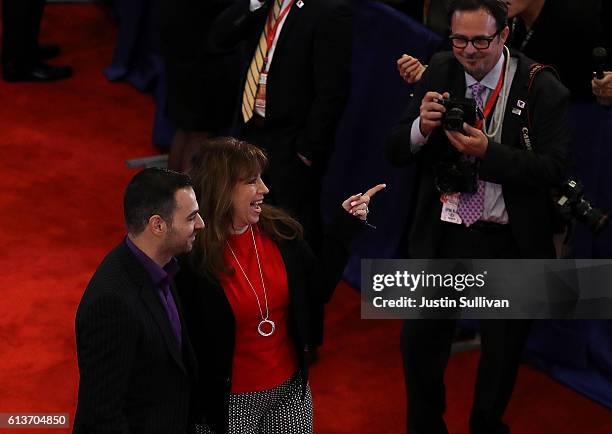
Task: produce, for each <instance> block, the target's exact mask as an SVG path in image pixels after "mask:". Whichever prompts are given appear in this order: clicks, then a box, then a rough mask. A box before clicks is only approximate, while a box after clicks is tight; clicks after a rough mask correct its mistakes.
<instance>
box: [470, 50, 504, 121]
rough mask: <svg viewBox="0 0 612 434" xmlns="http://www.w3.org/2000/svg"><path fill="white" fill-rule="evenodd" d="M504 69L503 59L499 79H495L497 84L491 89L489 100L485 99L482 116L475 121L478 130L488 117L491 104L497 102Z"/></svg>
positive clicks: (491, 107)
mask: <svg viewBox="0 0 612 434" xmlns="http://www.w3.org/2000/svg"><path fill="white" fill-rule="evenodd" d="M505 69H506V61H505V60H504V64H503V65H502V70H501V74H499V80H497V86H495V90H494V91H493V93H492V94H491V96H490V97H489V100H488V101H487V105H486V106H485V108H484V111H483V113H482V114H483V118H482V119H480V120H479V121H478V122H477V123H476V128H478V129H479V130H480V129H482V124H483V122H484V121H485V120H486V119H487V118H488V117H489V114H490V113H491V110H492V109H493V106H494V105H495V103H496V102H497V97H498V96H499V92H500V91H501V88H502V84H503V83H504V71H505Z"/></svg>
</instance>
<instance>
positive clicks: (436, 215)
mask: <svg viewBox="0 0 612 434" xmlns="http://www.w3.org/2000/svg"><path fill="white" fill-rule="evenodd" d="M511 56H512V57H516V58H517V59H518V67H517V71H516V75H515V76H514V80H513V82H512V86H511V88H510V94H509V97H508V103H507V105H506V111H505V115H504V123H503V127H502V140H501V143H496V142H494V141H493V140H491V139H489V146H488V149H487V152H486V154H485V156H484V158H483V159H482V162H481V164H480V179H482V180H483V181H489V182H494V183H497V184H501V185H502V191H503V196H504V201H505V203H506V209H507V211H508V217H509V220H510V224H511V228H512V234H513V236H514V238H515V241H516V243H517V245H518V248H519V251H520V254H521V257H523V258H549V257H554V247H553V244H552V232H553V224H552V214H551V211H552V209H551V201H550V197H549V190H550V188H551V187H553V186H556V185H558V184H559V183H560V182H561V181H562V177H563V176H564V174H565V170H566V167H567V160H568V146H569V141H570V135H569V133H568V128H567V120H566V113H567V103H568V98H569V92H568V90H567V89H566V88H565V87H564V86H563V85H562V84H561V83H560V82H559V81H558V80H557V79H556V78H555V77H554V75H553V74H552V73H550V72H548V71H544V72H541V73H540V74H538V75H537V76H536V79H535V82H534V85H533V87H532V89H531V91H530V92H527V85H528V83H529V67H530V65H531V64H532V63H533V61H531V60H530V59H529V58H527V57H525V56H524V55H522V54H520V53H514V52H512V54H511ZM428 91H436V92H440V93H442V92H445V91H448V92H449V93H450V95H451V97H455V98H463V97H464V96H465V92H466V85H465V77H464V71H463V67H462V66H461V64H460V63H459V62H458V61H457V60H456V59H455V57H454V56H453V54H452V53H451V52H443V53H438V54H436V55H435V56H434V57H433V58H432V60H431V62H430V64H429V67H428V68H427V70H426V71H425V73H424V74H423V78H422V79H421V81H420V82H419V83H418V85H417V88H416V90H415V94H414V97H413V99H412V101H411V102H410V105H409V106H408V109H407V111H406V114H405V115H404V118H403V119H402V121H401V122H400V124H399V126H397V127H396V128H395V129H394V131H393V132H392V134H391V136H390V138H389V142H388V145H387V154H388V158H389V160H390V161H391V162H392V163H394V164H396V165H400V166H401V165H406V164H409V163H412V162H417V164H418V166H417V177H418V179H417V189H418V196H417V198H416V204H415V209H414V215H413V222H412V228H411V231H410V245H409V251H410V256H411V257H413V258H434V257H436V252H437V250H438V247H439V245H440V241H441V240H440V236H441V232H442V231H441V229H442V227H441V225H442V224H443V223H442V222H441V220H440V213H441V208H442V204H441V202H440V193H439V192H438V191H437V190H436V187H435V183H434V175H433V169H432V167H433V165H434V163H435V162H436V161H437V160H438V158H439V152H440V148H441V147H446V146H451V145H450V144H449V142H448V140H447V138H446V136H445V134H444V131H443V130H442V128H437V129H436V130H435V131H434V132H432V135H431V136H430V137H429V140H428V143H427V144H425V145H424V146H423V148H421V150H420V151H419V152H417V153H416V154H413V153H412V152H411V151H410V130H411V128H412V122H413V121H414V119H416V118H417V117H418V116H419V107H420V105H421V100H422V98H423V96H424V95H425V93H426V92H428ZM527 95H528V98H527ZM519 99H521V100H524V101H525V103H526V104H527V107H526V108H524V109H522V110H521V114H520V115H517V114H514V113H512V109H514V108H516V107H517V103H518V100H519ZM527 113H529V114H530V116H531V118H532V128H531V131H530V138H531V143H532V145H533V151H528V150H527V149H526V147H525V144H524V142H523V134H522V131H521V130H522V128H523V127H524V126H526V125H527V121H526V118H525V117H526V116H527Z"/></svg>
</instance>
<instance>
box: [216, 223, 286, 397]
mask: <svg viewBox="0 0 612 434" xmlns="http://www.w3.org/2000/svg"><path fill="white" fill-rule="evenodd" d="M253 232H254V234H255V242H256V244H257V251H258V253H259V260H260V263H261V270H262V273H263V279H264V283H265V285H266V294H267V298H268V310H269V317H268V319H269V320H271V321H273V322H274V323H275V325H276V329H275V331H274V333H273V334H272V335H270V336H262V335H260V334H259V332H258V331H257V326H258V325H259V323H260V321H261V320H262V318H261V315H260V311H259V307H258V305H257V299H256V297H255V294H253V290H252V289H251V287H250V286H249V284H248V282H247V280H246V279H245V277H244V275H243V274H242V271H240V267H239V266H238V264H237V263H236V260H235V259H234V257H233V255H232V253H231V251H230V249H229V248H227V247H226V248H225V252H224V253H225V260H226V261H227V263H228V264H230V265H231V266H232V267H233V268H234V269H235V273H234V274H232V275H230V276H228V275H224V276H223V277H222V279H221V286H222V287H223V290H224V291H225V295H226V296H227V299H228V300H229V303H230V305H231V306H232V310H233V312H234V317H235V318H236V344H235V348H234V360H233V366H232V390H231V391H232V393H241V392H254V391H258V390H266V389H272V388H274V387H276V386H278V385H280V384H282V383H283V382H285V381H286V380H287V379H288V378H289V377H291V375H293V374H294V373H295V371H296V370H297V368H298V362H297V355H296V354H295V348H294V345H293V343H292V340H291V337H290V336H289V333H288V331H289V327H288V326H289V324H288V315H289V290H288V286H287V273H286V271H285V264H284V262H283V258H282V257H281V253H280V251H279V249H278V247H277V246H276V244H275V243H274V241H272V240H271V239H270V238H268V236H266V235H265V234H262V233H260V232H259V229H258V227H257V226H253ZM228 242H229V244H230V245H231V247H232V249H233V251H234V253H235V254H236V256H237V258H238V261H239V262H240V265H242V268H243V269H244V272H245V273H246V275H247V276H248V279H249V280H250V282H251V284H252V285H253V287H254V288H255V291H256V293H257V296H258V297H259V303H260V305H261V311H262V312H263V315H264V316H265V315H266V302H265V297H264V290H263V288H262V285H261V278H260V275H259V268H258V266H257V257H256V255H255V249H254V247H253V239H252V237H251V231H250V230H247V231H246V232H244V233H243V234H240V235H232V236H230V238H229V240H228ZM270 328H271V327H270V325H269V324H263V326H262V329H263V331H264V332H269V331H270Z"/></svg>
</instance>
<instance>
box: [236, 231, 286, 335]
mask: <svg viewBox="0 0 612 434" xmlns="http://www.w3.org/2000/svg"><path fill="white" fill-rule="evenodd" d="M249 228H250V229H251V238H252V239H253V248H255V257H256V258H257V267H258V268H259V278H260V279H261V286H262V288H263V291H264V300H265V302H266V315H265V316H264V314H263V310H262V309H261V303H260V302H259V296H258V295H257V291H255V287H254V286H253V284H252V283H251V280H250V279H249V276H247V274H246V273H245V272H244V268H242V265H240V261H239V260H238V257H237V256H236V253H234V249H232V246H231V245H230V243H229V241H226V243H227V247H229V249H230V252H232V256H233V257H234V260H235V261H236V264H238V268H240V271H242V275H243V276H244V278H245V279H246V281H247V283H248V284H249V286H250V287H251V291H253V294H255V299H256V300H257V307H259V315H260V316H261V321H260V322H259V325H258V326H257V331H258V332H259V334H260V335H262V336H270V335H271V334H272V333H274V330H276V324H274V321H272V320H270V319H268V317H269V316H270V312H269V310H268V295H267V291H266V284H265V283H264V278H263V273H262V272H261V263H260V262H259V253H258V252H257V244H256V243H255V234H254V233H253V226H252V225H251V226H249ZM266 324H267V325H269V326H270V331H269V332H266V331H264V327H265V326H266Z"/></svg>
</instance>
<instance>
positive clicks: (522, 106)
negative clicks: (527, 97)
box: [516, 99, 525, 108]
mask: <svg viewBox="0 0 612 434" xmlns="http://www.w3.org/2000/svg"><path fill="white" fill-rule="evenodd" d="M516 105H517V106H518V107H519V108H525V101H521V100H520V99H519V100H518V101H517V102H516Z"/></svg>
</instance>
